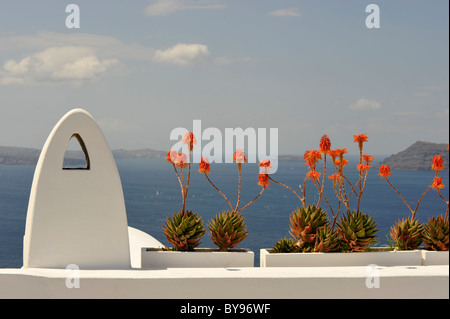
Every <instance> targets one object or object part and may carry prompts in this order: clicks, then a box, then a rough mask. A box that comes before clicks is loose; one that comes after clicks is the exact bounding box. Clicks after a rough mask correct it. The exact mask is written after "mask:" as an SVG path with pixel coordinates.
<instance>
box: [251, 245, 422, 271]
mask: <svg viewBox="0 0 450 319" xmlns="http://www.w3.org/2000/svg"><path fill="white" fill-rule="evenodd" d="M371 264H375V265H377V266H421V265H422V254H421V251H420V250H408V251H387V250H384V251H371V252H358V253H271V252H270V250H269V249H261V254H260V266H261V267H346V266H368V265H371Z"/></svg>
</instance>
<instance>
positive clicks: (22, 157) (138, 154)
mask: <svg viewBox="0 0 450 319" xmlns="http://www.w3.org/2000/svg"><path fill="white" fill-rule="evenodd" d="M40 154H41V151H40V150H38V149H33V148H23V147H10V146H0V164H3V165H36V163H37V161H38V159H39V155H40ZM112 154H113V156H114V158H115V159H122V158H163V157H164V158H165V157H166V155H167V152H163V151H156V150H152V149H141V150H135V151H127V150H124V149H119V150H113V151H112ZM82 160H83V153H82V152H81V151H67V152H66V156H65V159H64V162H65V163H67V164H75V165H76V164H78V163H80V162H82Z"/></svg>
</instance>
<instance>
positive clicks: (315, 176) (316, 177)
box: [306, 170, 320, 181]
mask: <svg viewBox="0 0 450 319" xmlns="http://www.w3.org/2000/svg"><path fill="white" fill-rule="evenodd" d="M306 176H307V177H308V178H309V179H310V180H312V181H314V180H319V178H320V173H319V172H317V171H315V170H311V171H309V172H308V173H306Z"/></svg>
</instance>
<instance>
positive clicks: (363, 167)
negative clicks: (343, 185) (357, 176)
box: [357, 164, 370, 172]
mask: <svg viewBox="0 0 450 319" xmlns="http://www.w3.org/2000/svg"><path fill="white" fill-rule="evenodd" d="M357 169H358V170H359V171H362V172H365V171H368V170H369V169H370V166H369V165H365V164H358V166H357Z"/></svg>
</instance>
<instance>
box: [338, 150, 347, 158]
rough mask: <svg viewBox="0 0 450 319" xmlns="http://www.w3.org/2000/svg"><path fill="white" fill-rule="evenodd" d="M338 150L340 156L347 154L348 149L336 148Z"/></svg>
mask: <svg viewBox="0 0 450 319" xmlns="http://www.w3.org/2000/svg"><path fill="white" fill-rule="evenodd" d="M336 152H337V154H338V156H339V157H342V156H344V154H347V149H346V148H338V149H336Z"/></svg>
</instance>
